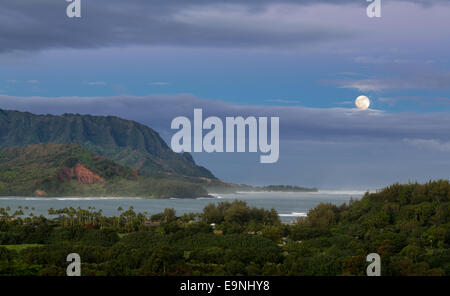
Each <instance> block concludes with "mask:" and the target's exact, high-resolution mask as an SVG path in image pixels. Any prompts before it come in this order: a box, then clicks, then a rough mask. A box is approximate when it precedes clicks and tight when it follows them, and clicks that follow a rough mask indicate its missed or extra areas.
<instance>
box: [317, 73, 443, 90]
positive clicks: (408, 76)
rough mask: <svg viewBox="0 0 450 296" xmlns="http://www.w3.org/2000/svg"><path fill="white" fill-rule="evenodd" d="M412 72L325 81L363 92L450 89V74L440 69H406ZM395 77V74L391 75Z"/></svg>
mask: <svg viewBox="0 0 450 296" xmlns="http://www.w3.org/2000/svg"><path fill="white" fill-rule="evenodd" d="M404 70H405V71H407V70H410V71H411V72H409V73H402V72H404V71H394V70H391V73H395V72H398V73H395V74H394V75H397V76H395V77H391V78H370V79H340V80H331V81H330V80H328V81H323V83H326V84H332V85H337V86H338V87H339V88H348V89H356V90H358V91H361V92H367V91H387V90H399V89H400V90H409V89H416V90H419V89H450V72H442V71H439V70H438V69H435V70H433V71H429V72H425V70H424V69H422V70H420V69H408V68H407V69H404ZM391 75H393V74H391Z"/></svg>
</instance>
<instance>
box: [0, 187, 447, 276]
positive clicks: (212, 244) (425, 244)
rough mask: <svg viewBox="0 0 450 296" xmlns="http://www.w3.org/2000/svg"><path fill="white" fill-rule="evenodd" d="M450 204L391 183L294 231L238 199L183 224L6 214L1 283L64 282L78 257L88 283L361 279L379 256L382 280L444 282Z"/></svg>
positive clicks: (320, 212) (2, 216) (159, 218)
mask: <svg viewBox="0 0 450 296" xmlns="http://www.w3.org/2000/svg"><path fill="white" fill-rule="evenodd" d="M449 197H450V183H449V181H448V180H438V181H433V182H431V181H430V182H428V183H425V184H418V183H411V184H404V185H402V184H394V185H391V186H389V187H386V188H384V189H382V190H379V191H377V192H375V193H366V194H365V195H364V196H363V197H362V198H361V199H359V200H351V201H350V202H349V203H346V204H342V205H339V206H336V205H333V204H326V203H325V204H324V203H323V204H319V205H318V206H317V207H315V208H313V209H311V210H310V211H309V212H308V215H307V217H301V218H298V220H297V221H295V223H292V224H285V223H281V222H280V219H279V216H278V214H277V212H276V211H275V210H273V209H272V210H267V209H260V208H255V207H251V206H248V205H247V204H246V203H245V202H243V201H238V200H236V201H233V202H220V203H217V204H215V203H211V204H209V205H207V206H206V207H205V208H204V209H203V212H202V213H198V214H197V213H191V214H184V215H182V216H177V215H176V212H175V211H174V210H173V209H166V210H165V211H164V212H163V213H159V214H155V215H148V214H147V213H146V212H143V213H136V212H135V211H134V209H133V208H132V207H130V208H129V209H122V208H119V209H118V215H117V216H114V217H106V216H104V215H103V214H102V211H101V210H97V209H95V208H88V209H80V208H77V209H75V208H64V209H50V210H49V216H48V217H44V216H33V215H24V214H23V213H24V211H25V210H26V209H25V208H22V207H20V208H18V209H11V208H1V209H0V275H14V276H18V275H35V276H64V275H65V274H66V268H67V265H68V263H67V262H66V257H67V255H68V254H69V253H78V254H80V256H81V261H82V265H81V273H82V275H83V276H136V275H138V276H154V275H207V276H209V275H211V276H214V275H250V276H253V275H287V276H340V275H344V276H363V275H365V272H366V268H367V265H368V263H367V262H366V256H367V255H368V254H369V253H378V254H379V255H380V256H381V274H382V275H383V276H417V275H426V276H448V275H450V250H449V244H450V222H449V206H450V203H449Z"/></svg>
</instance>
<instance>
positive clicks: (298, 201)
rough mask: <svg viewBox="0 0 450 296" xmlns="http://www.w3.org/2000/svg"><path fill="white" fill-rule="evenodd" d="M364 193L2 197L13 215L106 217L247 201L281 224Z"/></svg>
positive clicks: (0, 204) (2, 205)
mask: <svg viewBox="0 0 450 296" xmlns="http://www.w3.org/2000/svg"><path fill="white" fill-rule="evenodd" d="M363 194H364V192H362V191H319V192H308V193H285V192H245V193H236V194H213V196H214V198H196V199H176V198H171V199H145V198H134V197H123V198H108V197H89V198H86V197H82V198H81V197H51V198H50V197H49V198H41V197H0V208H6V207H10V208H11V211H10V213H12V212H14V211H15V210H16V209H17V208H18V207H19V206H22V208H25V207H28V208H29V209H28V210H23V211H24V212H25V214H29V213H33V214H34V215H37V216H39V215H41V214H42V215H44V216H49V215H48V210H49V209H50V208H53V209H55V210H56V209H62V208H65V207H74V208H77V207H80V208H82V209H88V207H95V209H96V210H100V209H102V211H103V215H105V216H115V215H119V212H118V211H117V209H118V208H119V207H122V208H123V209H124V210H126V209H128V208H129V207H130V206H133V207H134V211H136V212H144V211H146V212H147V213H148V215H152V214H156V213H161V212H163V211H164V209H166V208H173V209H175V211H176V213H177V215H179V216H181V215H183V214H184V213H200V212H202V210H203V208H204V207H205V206H206V205H207V204H209V203H219V202H222V201H233V200H236V199H237V200H243V201H246V202H247V204H248V205H250V206H256V207H259V208H265V209H268V210H270V209H272V208H274V209H275V210H276V211H277V212H278V214H279V215H280V219H281V221H284V222H289V221H293V220H295V219H296V218H297V217H301V216H306V214H307V212H308V211H309V210H310V209H311V208H314V207H315V206H317V205H318V204H319V203H332V204H336V205H340V204H342V203H348V201H349V200H350V198H353V199H359V198H361V197H362V196H363Z"/></svg>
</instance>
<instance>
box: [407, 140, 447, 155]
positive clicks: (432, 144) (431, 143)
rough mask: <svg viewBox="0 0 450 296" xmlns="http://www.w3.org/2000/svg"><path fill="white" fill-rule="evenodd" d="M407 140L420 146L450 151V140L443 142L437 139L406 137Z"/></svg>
mask: <svg viewBox="0 0 450 296" xmlns="http://www.w3.org/2000/svg"><path fill="white" fill-rule="evenodd" d="M405 142H406V143H408V144H410V145H413V146H416V147H419V148H424V149H429V150H436V151H442V152H450V141H448V142H443V141H440V140H436V139H405Z"/></svg>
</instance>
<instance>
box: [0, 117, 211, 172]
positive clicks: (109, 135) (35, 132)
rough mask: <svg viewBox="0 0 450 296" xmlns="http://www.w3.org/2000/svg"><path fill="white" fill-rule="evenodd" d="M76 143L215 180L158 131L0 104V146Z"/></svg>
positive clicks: (132, 162) (126, 161)
mask: <svg viewBox="0 0 450 296" xmlns="http://www.w3.org/2000/svg"><path fill="white" fill-rule="evenodd" d="M70 142H73V143H77V144H79V145H81V146H82V147H84V148H86V149H88V150H90V151H92V152H94V153H96V154H99V155H102V156H104V157H107V158H110V159H112V160H115V161H117V162H118V163H120V164H122V165H126V166H128V167H130V168H132V169H134V170H136V171H138V172H139V174H141V175H146V176H157V175H160V176H161V175H162V176H167V175H171V176H174V175H175V176H188V177H202V178H209V179H216V178H215V177H214V175H213V174H212V173H211V172H210V171H208V170H207V169H206V168H204V167H201V166H197V165H196V164H195V162H194V160H193V159H192V156H191V155H190V154H189V153H184V154H178V153H174V152H173V151H172V150H171V149H170V148H169V146H168V145H167V144H166V143H165V142H164V140H163V139H162V138H161V137H160V136H159V134H158V133H157V132H155V131H154V130H152V129H151V128H148V127H146V126H145V125H142V124H139V123H137V122H134V121H130V120H125V119H121V118H118V117H113V116H107V117H103V116H91V115H79V114H64V115H62V116H53V115H35V114H31V113H28V112H18V111H6V110H1V109H0V149H2V148H5V147H10V146H26V145H29V144H39V143H59V144H66V143H70Z"/></svg>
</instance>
